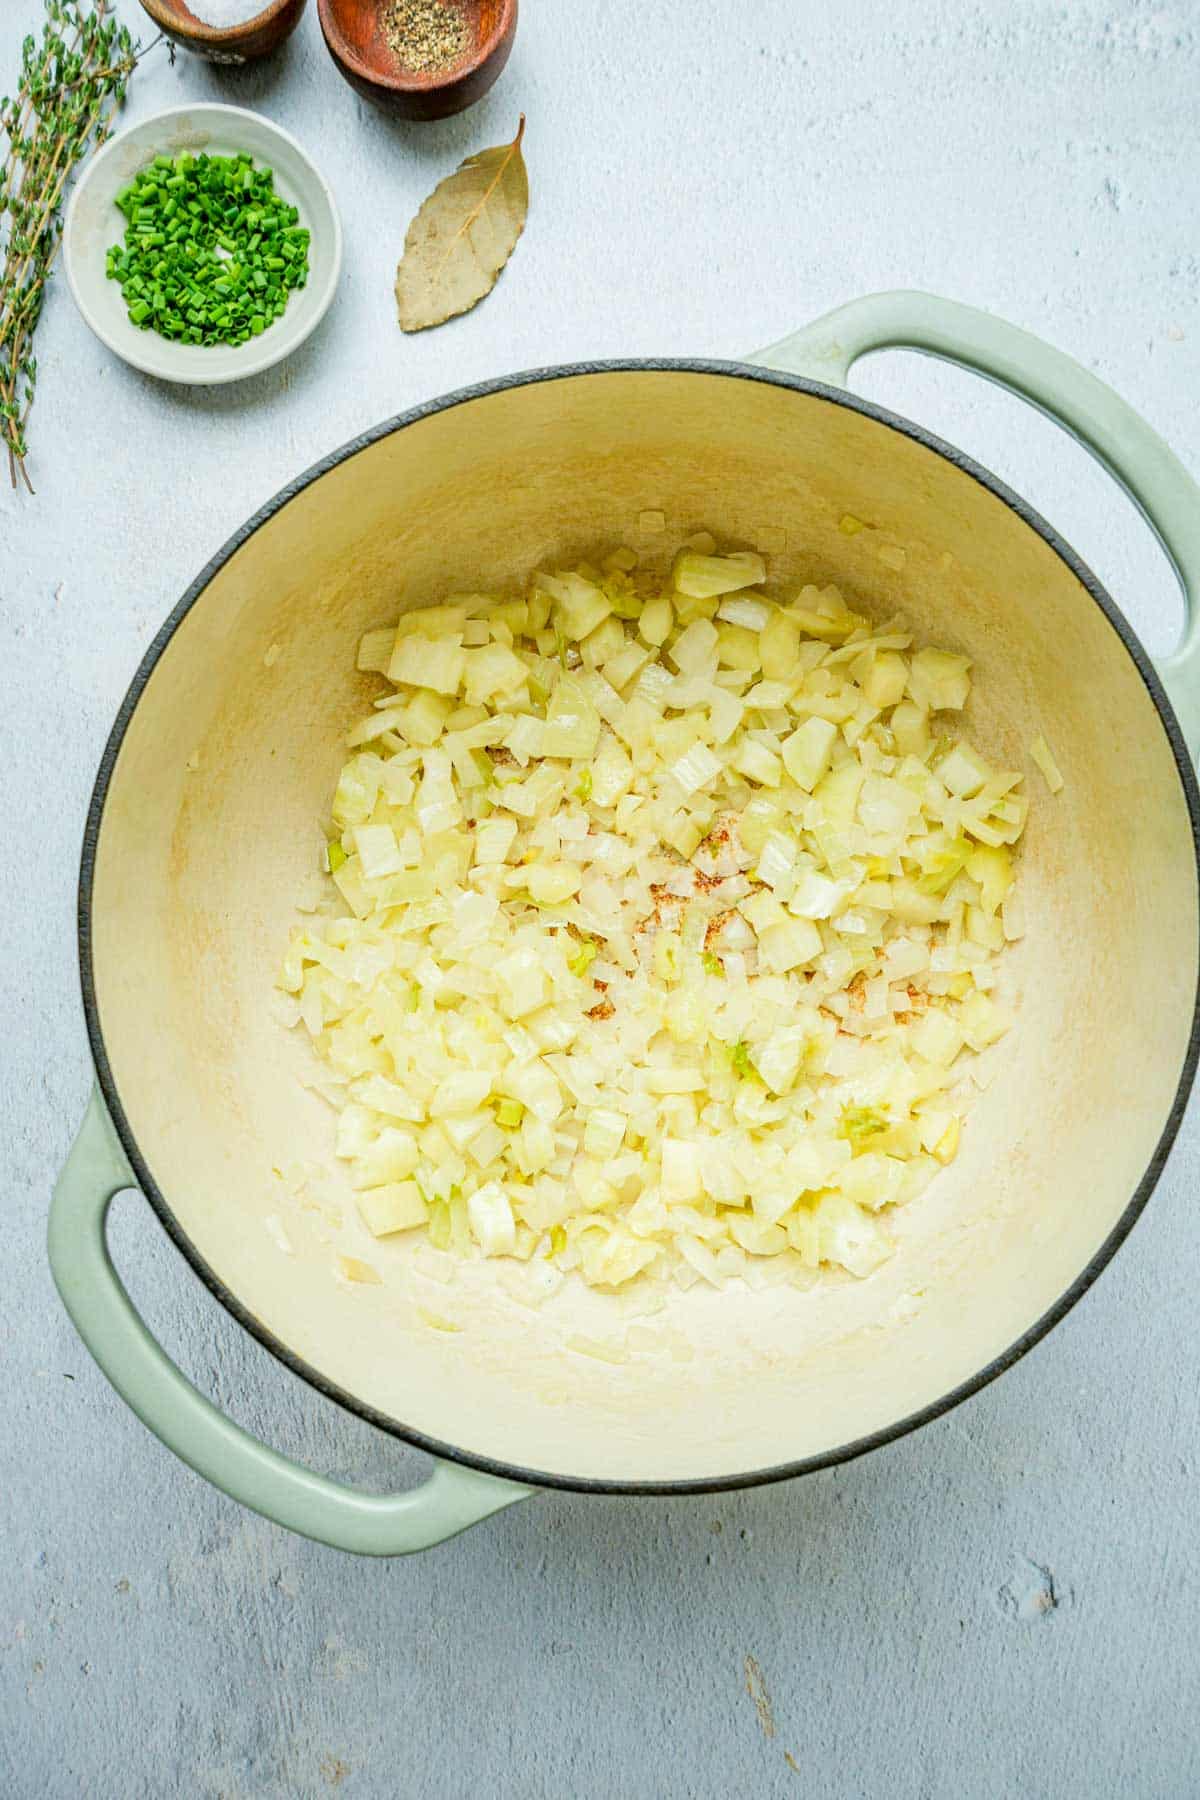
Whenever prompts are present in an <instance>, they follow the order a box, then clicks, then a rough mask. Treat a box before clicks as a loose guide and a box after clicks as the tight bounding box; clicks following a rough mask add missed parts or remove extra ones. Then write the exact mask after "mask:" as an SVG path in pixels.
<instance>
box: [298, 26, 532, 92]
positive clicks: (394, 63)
mask: <svg viewBox="0 0 1200 1800" xmlns="http://www.w3.org/2000/svg"><path fill="white" fill-rule="evenodd" d="M317 17H318V18H319V19H320V21H321V31H322V33H323V34H324V38H325V47H326V49H327V50H328V51H329V54H330V56H331V57H332V58H333V60H334V62H335V63H336V64H337V67H338V69H339V70H340V72H341V74H342V75H343V76H344V77H345V79H346V80H347V81H348V82H349V83H350V86H351V87H352V88H354V89H355V90H356V91H357V92H358V93H360V94H362V95H363V97H364V98H365V99H367V100H374V101H375V102H376V103H377V104H378V105H380V106H383V107H386V108H387V109H388V110H389V111H390V112H393V113H395V114H396V115H397V116H398V117H400V118H402V119H445V118H448V117H449V116H450V114H451V113H458V112H462V111H463V110H464V109H465V108H466V107H468V106H473V105H474V104H475V102H476V100H480V99H482V98H483V96H484V94H486V93H487V91H488V89H489V88H490V87H491V85H492V83H493V82H494V81H495V79H496V77H497V76H498V75H499V73H500V71H501V69H503V67H504V65H505V63H506V62H507V61H508V53H509V51H510V50H511V49H512V41H513V38H514V36H515V35H516V29H517V0H317Z"/></svg>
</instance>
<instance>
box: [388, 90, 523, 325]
mask: <svg viewBox="0 0 1200 1800" xmlns="http://www.w3.org/2000/svg"><path fill="white" fill-rule="evenodd" d="M524 135H525V114H524V113H522V114H521V123H520V125H519V126H518V127H517V135H516V137H515V138H514V139H513V141H512V143H511V144H498V145H496V147H495V148H494V149H491V150H481V151H480V152H479V153H478V155H476V156H468V158H467V160H466V161H465V162H464V163H460V164H459V166H458V168H457V169H456V170H455V171H454V173H453V175H448V176H447V177H446V179H445V181H442V182H439V183H438V185H437V187H435V188H434V190H433V192H432V194H430V196H429V198H428V200H426V202H425V204H424V205H423V206H422V208H421V210H420V212H419V213H418V214H417V216H416V218H415V219H414V220H413V222H412V224H411V225H410V226H409V228H408V235H407V236H406V237H405V240H404V255H403V256H402V257H401V258H400V266H399V268H398V269H397V270H396V304H397V306H398V307H399V310H400V328H401V330H402V331H425V330H426V329H427V328H428V327H429V326H431V325H443V324H444V323H445V322H446V320H447V319H453V318H456V317H457V316H458V314H459V313H465V312H470V310H471V308H472V307H473V306H477V305H478V304H479V302H480V301H481V300H482V299H483V298H484V296H485V295H486V294H490V293H491V291H492V289H493V288H494V287H495V285H496V280H497V277H498V276H499V274H500V271H501V269H503V267H504V265H505V263H506V262H507V261H508V259H509V257H510V256H511V255H512V253H513V250H514V248H515V246H516V242H517V239H518V238H519V237H520V235H521V233H522V231H523V230H524V228H525V215H526V213H527V212H528V211H529V177H528V174H527V173H526V169H525V159H524V157H523V156H522V155H521V139H522V138H523V137H524Z"/></svg>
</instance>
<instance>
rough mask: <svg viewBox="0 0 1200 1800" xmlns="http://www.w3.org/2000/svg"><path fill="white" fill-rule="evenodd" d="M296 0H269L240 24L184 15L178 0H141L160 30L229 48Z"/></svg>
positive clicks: (258, 29) (260, 27)
mask: <svg viewBox="0 0 1200 1800" xmlns="http://www.w3.org/2000/svg"><path fill="white" fill-rule="evenodd" d="M294 4H295V0H267V4H266V5H265V6H264V7H263V9H262V11H261V12H256V13H255V14H254V17H253V18H251V19H243V20H242V22H241V24H240V25H206V24H205V23H204V21H203V20H202V19H196V20H192V19H184V18H181V17H180V15H179V13H177V12H176V10H175V0H141V7H142V11H143V12H146V13H149V15H150V17H151V18H152V19H153V21H154V23H155V24H156V25H157V26H158V28H159V30H160V31H166V32H169V33H171V34H172V35H173V36H176V37H179V38H182V39H184V40H185V41H187V42H189V43H194V44H206V45H211V46H214V47H216V48H226V47H227V48H229V49H236V47H237V46H238V44H240V43H241V42H242V41H243V40H244V39H246V38H248V37H250V36H251V34H252V33H253V32H256V31H261V29H262V27H263V26H264V25H270V24H271V22H272V21H273V20H274V19H277V18H278V17H279V16H280V14H281V13H284V12H286V11H287V9H288V7H290V6H292V5H294ZM305 4H306V0H300V6H301V9H303V7H304V6H305Z"/></svg>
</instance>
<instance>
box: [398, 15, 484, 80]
mask: <svg viewBox="0 0 1200 1800" xmlns="http://www.w3.org/2000/svg"><path fill="white" fill-rule="evenodd" d="M383 35H384V36H385V37H386V39H387V41H388V47H389V49H390V50H391V51H392V52H393V54H394V55H395V56H396V58H397V60H398V61H400V62H402V63H403V64H404V66H405V68H406V69H411V70H412V72H413V73H414V74H416V75H436V74H438V73H439V72H440V71H441V70H443V69H449V68H452V67H453V65H454V64H455V63H456V62H458V61H459V59H460V58H461V56H462V55H463V52H464V51H465V50H466V48H467V43H468V33H467V21H466V19H465V18H464V16H463V12H462V8H461V7H459V6H456V5H455V4H454V0H391V4H390V5H389V6H388V8H387V11H386V12H385V13H384V16H383Z"/></svg>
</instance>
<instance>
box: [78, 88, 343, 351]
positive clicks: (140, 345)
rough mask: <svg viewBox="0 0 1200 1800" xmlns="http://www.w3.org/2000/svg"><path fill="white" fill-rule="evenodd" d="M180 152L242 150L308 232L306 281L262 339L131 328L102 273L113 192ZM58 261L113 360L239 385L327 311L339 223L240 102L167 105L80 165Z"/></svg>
mask: <svg viewBox="0 0 1200 1800" xmlns="http://www.w3.org/2000/svg"><path fill="white" fill-rule="evenodd" d="M182 150H192V151H197V152H198V151H201V150H203V151H207V152H208V154H209V155H210V156H229V155H231V154H233V153H234V152H236V151H239V150H245V151H247V152H248V153H249V155H251V156H252V157H253V158H254V161H255V162H256V163H259V164H266V165H268V166H269V167H270V168H272V169H273V170H274V172H275V187H276V191H277V192H278V193H279V194H281V195H282V197H283V198H284V199H285V200H286V201H287V202H288V203H289V205H292V206H295V207H297V208H298V209H299V212H300V223H301V224H302V225H305V226H307V228H308V230H309V232H310V234H311V238H310V243H309V249H308V282H307V284H306V285H305V286H304V287H302V288H299V289H298V290H297V291H295V292H294V293H293V294H292V295H291V296H290V298H289V300H288V304H287V307H286V308H285V310H284V312H283V315H282V317H281V318H278V319H276V320H275V323H274V324H273V325H270V326H268V328H267V330H266V331H264V332H263V334H262V336H261V337H256V338H250V339H249V340H248V341H247V342H246V343H244V344H238V345H236V346H233V347H227V346H225V345H220V344H214V345H210V346H204V345H200V344H176V343H173V342H172V341H171V340H170V339H169V338H164V337H159V335H158V333H157V332H155V331H139V329H138V327H137V326H136V325H133V324H131V322H130V319H129V315H128V313H127V312H126V309H125V300H124V297H123V295H122V293H121V289H120V286H119V285H118V283H117V282H115V281H110V280H109V279H108V276H107V275H106V274H105V272H104V271H105V262H106V258H107V252H108V247H109V245H110V244H115V243H118V242H119V241H120V240H121V238H122V237H123V236H124V233H125V217H124V214H123V213H121V212H120V211H118V209H117V205H116V198H117V195H118V194H119V193H121V192H122V191H123V190H124V189H125V188H126V187H128V185H129V183H130V182H131V181H132V180H133V178H134V176H135V175H136V174H137V173H138V171H139V170H140V169H144V168H145V167H146V165H147V163H149V162H152V161H153V159H154V158H155V157H156V156H177V155H178V154H179V153H180V151H182ZM63 260H64V263H65V266H66V271H67V282H68V284H69V286H70V289H71V292H72V294H73V295H74V297H75V304H76V305H77V306H78V308H79V310H80V312H81V313H82V314H83V316H84V319H85V320H86V321H87V323H88V325H90V326H91V328H92V330H93V331H94V332H95V334H96V336H97V337H98V338H100V340H101V341H102V342H103V343H105V344H107V345H108V347H109V349H110V350H115V351H116V353H117V355H118V356H122V357H124V359H125V361H126V362H127V363H132V364H133V367H134V368H135V369H142V370H144V371H145V373H146V374H147V375H158V376H160V377H161V378H162V380H164V381H182V382H186V383H188V384H190V385H192V386H199V385H201V384H208V383H211V382H223V381H241V380H243V379H244V378H245V377H246V376H247V375H257V374H258V373H259V371H260V370H262V369H269V368H270V367H271V365H272V364H273V363H277V362H281V361H282V360H283V358H284V357H285V356H290V354H291V352H292V351H293V350H294V349H295V348H296V346H297V345H298V344H301V343H303V342H304V339H305V338H306V337H307V336H308V335H309V333H310V332H311V331H313V330H314V329H315V328H316V326H317V325H318V324H319V323H320V321H321V320H322V319H323V318H324V316H325V314H326V312H327V311H328V310H329V303H330V301H331V300H332V299H333V293H334V289H335V288H336V286H337V281H338V276H339V274H340V273H341V267H342V227H341V223H340V221H339V219H338V215H337V208H336V207H335V205H334V203H333V195H332V194H331V193H330V191H329V186H328V183H327V182H326V181H325V179H324V177H323V176H322V175H321V174H320V173H319V171H318V170H317V169H316V167H315V166H314V165H313V163H311V162H310V161H309V159H308V157H307V156H306V155H305V153H304V151H303V150H302V149H301V148H300V146H299V144H298V143H297V142H296V140H295V138H293V137H290V136H289V135H288V133H287V132H286V131H281V130H280V128H279V126H278V125H272V123H271V121H270V120H269V119H264V118H263V117H262V115H261V113H253V112H247V111H246V109H245V108H244V107H241V106H215V105H214V106H209V105H201V106H173V107H171V108H170V109H169V110H168V111H167V112H160V113H155V114H154V115H153V117H151V118H149V119H143V120H142V121H141V122H140V124H137V125H133V126H131V127H130V129H129V130H128V131H125V132H122V133H121V135H120V137H115V138H113V139H112V140H111V141H110V142H109V143H107V144H105V146H104V147H103V149H102V150H100V151H98V152H97V154H96V155H95V156H94V157H93V158H92V159H91V161H90V162H89V163H88V164H87V165H86V166H85V168H84V171H83V174H82V176H81V177H80V180H79V182H78V184H77V186H76V188H75V191H74V193H73V194H72V196H71V203H70V205H69V206H68V208H67V217H66V221H65V224H64V227H63Z"/></svg>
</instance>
